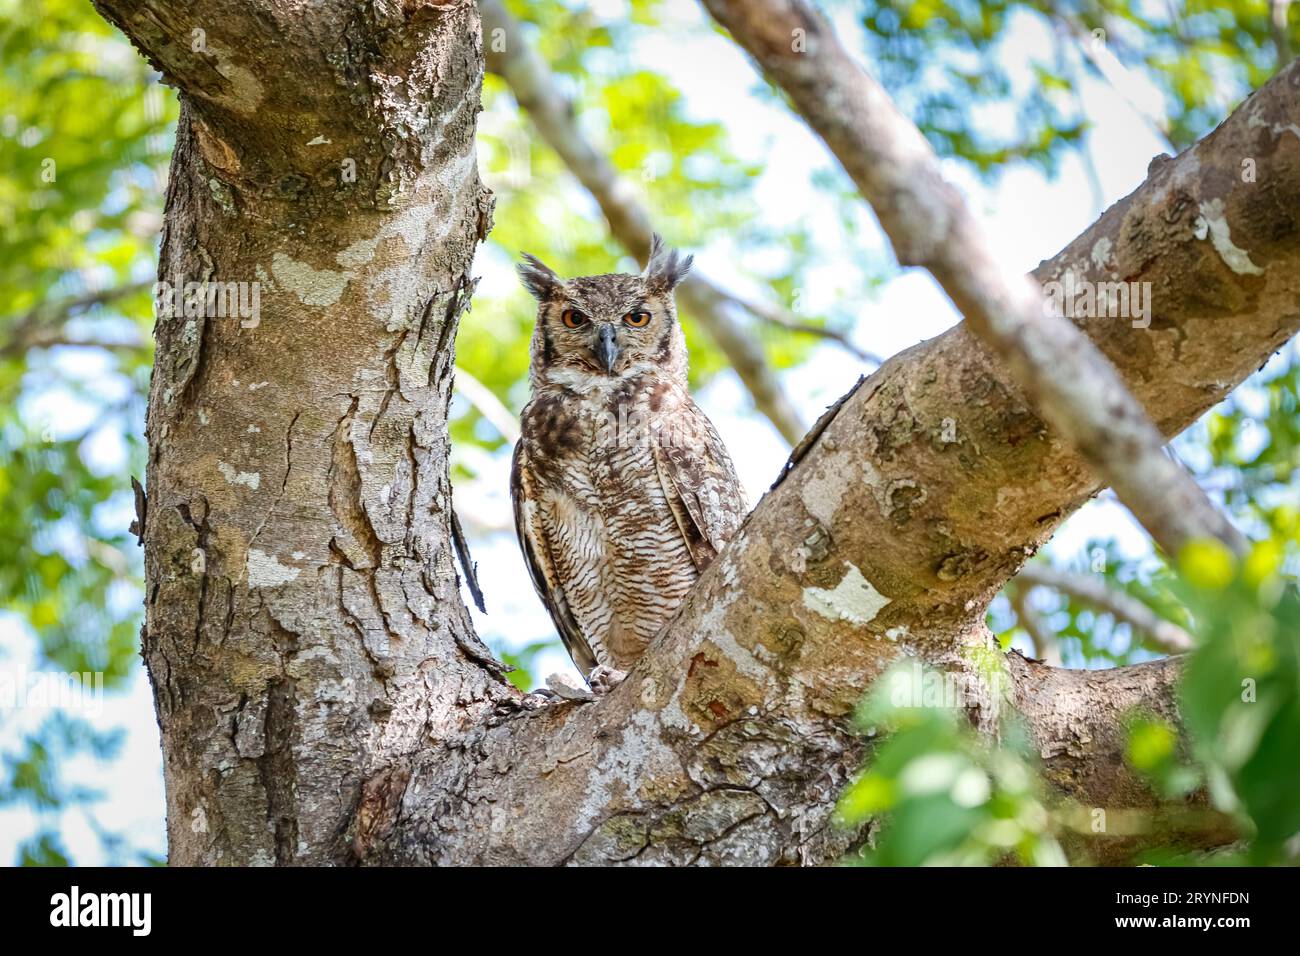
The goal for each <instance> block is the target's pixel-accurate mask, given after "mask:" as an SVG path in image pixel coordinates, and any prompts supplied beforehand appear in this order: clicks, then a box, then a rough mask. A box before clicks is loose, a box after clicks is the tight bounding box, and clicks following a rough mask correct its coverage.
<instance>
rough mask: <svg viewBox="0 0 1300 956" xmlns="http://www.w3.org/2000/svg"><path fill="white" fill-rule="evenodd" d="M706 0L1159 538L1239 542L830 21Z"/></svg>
mask: <svg viewBox="0 0 1300 956" xmlns="http://www.w3.org/2000/svg"><path fill="white" fill-rule="evenodd" d="M704 4H705V6H706V7H707V8H708V10H709V11H710V12H711V13H712V14H713V15H714V17H715V18H716V19H717V20H718V22H719V23H721V24H722V25H723V26H725V27H727V28H728V29H729V30H730V31H731V33H732V35H733V37H735V39H736V41H737V42H738V43H740V45H741V46H743V47H744V48H745V49H746V50H748V51H749V53H750V54H751V55H752V56H753V57H754V58H755V59H756V60H757V61H758V63H759V65H760V67H761V68H762V69H763V71H764V73H765V74H766V75H767V76H768V77H769V78H770V79H771V80H772V81H773V82H775V83H776V84H777V85H778V86H780V87H781V88H782V89H783V90H784V91H785V92H786V93H787V95H788V96H789V97H790V99H791V101H792V102H793V103H794V105H795V108H796V109H797V110H798V111H799V112H800V114H801V115H802V116H803V117H804V118H805V119H806V120H807V122H808V124H809V125H810V126H811V127H812V128H813V130H815V131H816V132H817V133H818V134H819V135H820V136H821V137H822V138H823V139H824V140H825V141H826V143H827V145H828V146H829V147H830V149H831V151H832V152H833V153H834V154H835V155H836V157H837V158H838V159H839V160H840V163H841V165H843V167H844V169H845V171H846V172H848V174H849V176H850V177H851V178H852V179H853V181H854V182H855V183H856V184H857V186H858V188H859V189H860V190H861V191H862V194H863V196H864V197H865V198H866V199H867V200H868V201H869V202H870V203H871V204H872V206H873V207H874V208H875V210H876V212H877V214H878V215H879V217H880V222H881V225H882V227H883V228H884V230H885V232H886V233H887V234H888V235H889V237H890V239H891V241H892V242H893V244H894V248H895V250H896V252H897V253H898V258H899V261H900V262H901V263H903V264H905V265H922V266H925V267H926V268H927V269H928V270H929V271H930V272H931V273H932V274H933V275H934V277H935V278H936V279H937V280H938V281H939V284H940V285H941V286H943V288H944V290H945V291H946V292H947V293H948V295H949V296H950V297H951V298H952V300H953V302H954V303H955V304H956V305H957V307H958V308H959V309H960V310H961V312H962V314H963V315H964V316H965V317H966V319H967V322H968V324H969V327H970V328H971V329H972V330H973V331H974V332H975V333H976V334H977V335H978V336H980V338H981V339H983V340H984V341H985V342H986V343H988V344H989V345H990V346H991V347H993V348H994V349H995V350H996V351H997V353H998V354H999V355H1000V356H1001V358H1002V359H1003V361H1005V362H1006V363H1007V365H1008V367H1009V368H1010V369H1011V371H1012V373H1013V374H1014V375H1015V377H1016V379H1017V380H1018V381H1019V382H1020V384H1021V385H1022V386H1023V387H1024V388H1025V389H1026V390H1027V391H1028V392H1029V394H1030V396H1031V398H1032V399H1033V401H1034V403H1035V404H1036V405H1037V406H1038V408H1039V410H1040V411H1041V412H1042V414H1043V416H1044V417H1045V418H1046V419H1047V420H1048V422H1049V423H1050V424H1051V425H1053V426H1054V427H1055V428H1056V429H1058V430H1059V431H1060V432H1061V433H1062V434H1063V435H1064V436H1065V437H1066V438H1067V439H1068V440H1069V441H1070V442H1071V443H1072V444H1073V445H1074V446H1075V447H1076V448H1078V449H1079V451H1080V452H1081V453H1082V454H1083V455H1084V457H1085V458H1087V460H1088V462H1089V464H1091V465H1092V466H1093V467H1094V468H1096V469H1097V471H1098V472H1099V473H1100V474H1101V475H1102V477H1104V478H1105V479H1106V481H1107V482H1108V483H1109V484H1110V485H1111V486H1112V487H1113V488H1114V489H1115V491H1116V493H1117V494H1118V495H1119V498H1120V500H1121V501H1123V502H1124V503H1125V504H1126V505H1127V506H1128V507H1129V508H1130V510H1132V511H1133V513H1134V514H1135V515H1136V517H1137V518H1138V520H1139V521H1140V522H1141V523H1142V524H1143V525H1144V526H1145V527H1146V529H1147V530H1148V531H1149V532H1150V533H1151V534H1152V536H1153V537H1154V538H1155V539H1156V541H1157V542H1159V544H1160V545H1161V546H1162V547H1163V548H1164V549H1165V550H1166V551H1168V552H1169V553H1171V554H1174V553H1177V552H1178V550H1180V549H1181V548H1182V546H1183V545H1184V544H1186V543H1187V542H1188V541H1191V540H1193V539H1197V538H1210V537H1212V538H1218V539H1220V540H1221V541H1223V542H1224V543H1225V544H1227V545H1228V546H1229V547H1231V548H1232V549H1233V550H1236V551H1241V550H1242V549H1243V548H1244V546H1245V542H1244V539H1243V538H1242V536H1241V535H1240V533H1239V532H1238V531H1237V530H1236V529H1235V528H1233V526H1232V524H1231V523H1230V522H1229V521H1228V520H1227V519H1226V518H1225V517H1224V516H1223V515H1222V514H1220V513H1219V512H1218V510H1217V509H1216V508H1215V507H1214V505H1213V504H1212V503H1211V502H1210V500H1209V498H1207V497H1206V496H1205V493H1204V492H1203V491H1202V490H1201V489H1200V487H1199V486H1197V484H1196V482H1195V480H1194V479H1193V478H1192V476H1191V475H1190V474H1189V473H1188V472H1187V471H1186V470H1184V469H1183V468H1181V467H1179V465H1178V464H1177V463H1176V462H1174V461H1173V460H1172V459H1171V458H1170V457H1169V456H1168V455H1166V454H1164V452H1163V447H1164V444H1165V440H1164V438H1163V436H1162V435H1161V434H1160V432H1159V431H1158V430H1157V429H1156V427H1155V425H1154V424H1153V423H1152V422H1151V421H1150V419H1149V418H1148V417H1147V415H1146V413H1145V411H1144V410H1143V408H1142V406H1141V405H1140V404H1139V403H1138V401H1137V400H1136V399H1135V398H1134V397H1133V396H1132V395H1131V394H1129V392H1128V389H1127V388H1126V387H1125V385H1124V382H1123V380H1122V379H1121V377H1120V375H1119V374H1118V373H1117V372H1116V370H1115V369H1114V367H1113V366H1111V365H1110V363H1109V362H1107V361H1106V359H1105V357H1104V356H1103V355H1102V353H1101V352H1100V350H1099V349H1097V347H1096V346H1095V345H1093V344H1092V343H1091V342H1090V341H1089V340H1088V338H1087V337H1086V336H1085V335H1084V334H1083V333H1082V332H1081V331H1079V329H1077V328H1076V327H1075V326H1074V325H1072V324H1071V323H1070V322H1068V321H1067V320H1066V319H1065V318H1064V316H1061V315H1056V314H1053V313H1052V312H1050V311H1049V310H1048V309H1047V308H1046V303H1045V300H1044V297H1043V295H1042V292H1041V290H1039V289H1038V288H1036V287H1035V285H1034V284H1033V283H1031V282H1029V281H1026V280H1025V279H1024V278H1023V277H1020V276H1015V275H1012V274H1009V273H1008V272H1007V271H1006V270H1005V269H1004V268H1003V266H1002V264H1001V263H1000V262H999V261H998V259H997V256H996V255H995V254H994V252H993V250H992V248H991V244H990V243H989V241H988V239H987V237H986V236H985V235H984V232H983V230H982V229H981V228H980V226H979V224H978V222H976V220H975V218H974V217H973V216H972V215H971V214H970V212H969V210H967V208H966V205H965V203H964V201H963V200H962V198H961V195H960V194H959V193H958V192H957V191H956V190H955V189H954V188H953V187H952V186H951V185H949V184H948V183H947V182H946V181H945V180H944V178H943V175H942V173H941V171H940V169H939V163H938V159H937V157H936V156H935V155H934V152H933V150H931V148H930V146H929V144H927V143H926V141H925V139H924V137H922V135H921V133H920V131H919V130H917V128H916V127H915V126H914V125H913V124H912V123H911V121H910V120H908V119H907V118H906V117H905V116H903V115H902V113H900V112H899V111H898V110H897V108H896V107H895V106H894V104H893V103H892V102H891V100H890V99H889V95H888V94H887V93H886V92H885V90H884V89H883V88H882V87H881V86H880V85H879V84H878V83H877V82H876V81H875V79H874V78H872V77H871V76H870V75H869V74H867V73H866V71H864V70H863V69H862V68H861V67H859V66H858V64H857V63H856V62H855V61H854V60H853V59H852V58H851V57H850V56H849V54H848V52H847V51H846V50H845V49H844V48H843V46H841V45H840V43H839V41H838V39H837V38H836V37H835V35H834V33H833V31H832V30H831V28H830V26H829V25H828V24H827V23H826V22H825V21H824V20H822V19H821V17H820V16H818V15H817V14H816V13H815V12H814V11H813V10H812V9H811V8H810V7H809V6H807V4H805V3H804V2H802V0H758V2H749V3H738V2H734V0H704ZM1247 258H1248V257H1247ZM1252 268H1258V267H1252Z"/></svg>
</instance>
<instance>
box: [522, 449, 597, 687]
mask: <svg viewBox="0 0 1300 956" xmlns="http://www.w3.org/2000/svg"><path fill="white" fill-rule="evenodd" d="M536 487H537V486H536V479H535V476H534V474H533V472H532V469H530V468H529V466H528V453H527V452H526V451H524V443H523V440H522V439H521V440H520V441H518V442H517V443H516V444H515V454H514V458H513V460H512V464H511V467H510V500H511V502H512V503H513V504H514V509H515V532H516V534H518V535H519V547H520V548H521V549H522V550H523V552H524V563H525V564H527V565H528V576H529V577H530V578H532V580H533V587H534V588H535V589H536V591H537V596H538V597H539V598H541V599H542V604H544V605H545V606H546V610H547V611H549V612H550V615H551V620H552V621H553V622H555V629H556V630H557V631H558V632H559V634H560V640H562V641H563V642H564V646H565V649H566V650H568V652H569V656H570V657H571V658H573V663H574V664H576V665H577V667H578V670H580V671H582V673H583V674H587V673H590V671H591V669H592V668H594V667H595V666H596V657H595V655H594V654H593V653H592V651H591V647H590V645H589V644H588V643H587V640H586V638H585V637H583V635H582V628H581V627H579V626H578V622H577V620H576V619H575V618H574V616H573V611H572V610H571V609H570V608H569V602H568V600H567V599H566V598H565V596H564V588H563V587H562V586H561V584H560V579H559V575H557V574H556V573H555V561H554V559H553V558H552V556H551V547H550V544H549V543H548V542H547V540H546V529H545V527H544V523H543V521H542V516H541V514H540V512H539V510H538V500H539V499H538V496H537V493H536Z"/></svg>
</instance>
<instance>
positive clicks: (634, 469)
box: [510, 235, 746, 692]
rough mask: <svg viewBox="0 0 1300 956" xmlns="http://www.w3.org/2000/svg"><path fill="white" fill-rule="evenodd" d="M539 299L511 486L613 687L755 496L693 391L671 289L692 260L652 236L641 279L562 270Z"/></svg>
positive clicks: (539, 563)
mask: <svg viewBox="0 0 1300 956" xmlns="http://www.w3.org/2000/svg"><path fill="white" fill-rule="evenodd" d="M523 258H524V263H523V264H522V265H520V267H519V274H520V277H521V278H522V280H523V284H524V286H525V287H526V288H527V289H528V291H529V292H531V293H532V294H533V296H534V297H536V299H537V303H538V308H537V324H536V326H535V328H534V331H533V336H532V344H531V362H530V365H529V373H528V378H529V385H530V386H531V389H532V397H531V399H530V400H529V402H528V404H527V405H526V406H525V407H524V410H523V413H522V421H521V429H520V434H521V437H520V439H519V442H518V444H517V445H516V446H515V452H514V462H513V467H512V469H511V479H510V492H511V499H512V501H513V503H514V513H515V528H516V530H517V532H518V535H519V544H520V547H521V548H522V549H523V553H524V560H525V563H526V564H527V566H528V570H529V572H530V574H531V576H532V581H533V586H534V587H535V588H536V589H537V593H538V595H539V596H540V597H541V599H542V603H543V604H544V605H546V609H547V610H548V611H549V612H550V615H551V619H552V620H553V621H554V622H555V627H556V630H558V631H559V633H560V637H561V638H562V639H563V641H564V645H565V647H566V648H567V649H568V651H569V655H570V656H571V657H572V658H573V662H574V664H576V665H577V667H578V669H579V670H580V671H581V672H582V674H583V676H584V677H586V678H587V681H588V683H589V684H590V685H591V686H592V689H593V690H596V691H598V692H599V691H602V690H605V689H608V687H610V686H612V685H613V684H614V683H616V682H617V681H618V680H621V679H622V677H623V676H624V674H625V672H626V671H627V670H628V669H629V668H630V667H631V666H632V665H633V664H634V663H635V662H636V660H637V659H638V658H639V657H640V656H641V654H642V653H643V652H644V651H645V649H646V645H648V644H649V643H650V641H651V639H652V638H653V637H654V636H655V635H656V634H657V633H658V632H659V631H660V630H661V629H662V628H663V626H664V625H665V624H666V623H667V621H668V619H669V618H670V617H672V616H673V613H674V612H675V611H676V610H677V608H678V606H679V605H680V604H681V602H682V599H683V598H684V597H685V596H686V593H687V592H688V591H689V590H690V589H691V586H692V585H693V584H694V583H695V581H696V579H697V578H698V577H699V576H700V574H701V572H703V571H704V569H705V568H706V567H708V565H709V562H711V561H712V560H713V559H714V558H715V557H716V556H717V554H718V552H719V551H721V550H722V547H723V545H725V544H726V543H727V541H728V540H729V539H730V538H731V536H732V534H733V533H734V532H735V530H736V528H737V527H739V525H740V522H741V519H742V518H743V517H744V515H745V511H746V505H745V500H744V495H743V492H742V491H741V488H740V483H739V481H738V480H737V478H736V470H735V467H734V466H733V465H732V462H731V457H730V456H729V455H728V454H727V449H726V448H725V447H724V446H723V444H722V439H721V438H719V437H718V433H717V431H716V430H715V429H714V427H713V424H712V423H711V422H710V421H709V420H708V418H706V417H705V415H704V413H703V412H702V411H700V409H699V407H698V406H697V405H696V404H695V402H694V401H693V400H692V399H691V396H690V393H689V392H688V390H687V383H686V362H687V356H686V340H685V338H684V337H683V335H682V328H681V325H680V324H679V323H678V321H677V311H676V308H675V306H674V304H673V290H674V289H675V288H676V286H677V284H678V283H679V282H681V280H682V279H683V278H684V277H685V276H686V273H687V271H688V270H689V269H690V266H691V260H692V257H690V256H687V257H685V258H683V257H682V256H681V255H680V254H679V253H677V252H676V251H675V250H671V249H667V248H665V246H664V244H663V240H662V239H660V237H659V236H658V235H656V236H655V237H654V241H653V244H652V246H651V251H650V259H649V261H648V262H647V264H646V267H645V270H644V271H643V272H642V273H641V274H640V275H599V276H583V277H581V278H576V279H561V278H560V277H559V276H557V275H556V274H555V272H553V271H552V270H551V269H550V268H549V267H547V266H546V265H544V264H543V263H542V262H540V261H539V260H537V259H535V258H534V257H532V256H530V255H527V254H525V255H524V257H523Z"/></svg>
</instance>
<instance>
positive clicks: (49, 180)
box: [0, 0, 176, 865]
mask: <svg viewBox="0 0 1300 956" xmlns="http://www.w3.org/2000/svg"><path fill="white" fill-rule="evenodd" d="M0 63H3V66H2V67H0V303H3V305H0V555H3V558H2V559H0V627H3V628H4V629H5V630H4V633H5V634H6V635H21V634H24V633H25V634H27V635H30V637H31V638H32V641H31V650H30V651H28V649H27V648H25V647H23V645H22V642H18V643H10V642H6V645H7V646H5V647H3V648H0V667H4V668H5V669H6V670H9V669H10V668H30V669H31V670H43V671H56V672H61V673H62V672H77V673H83V672H91V673H100V674H102V675H103V687H104V690H105V692H107V693H112V692H114V691H119V690H120V689H122V688H123V687H124V686H125V684H126V683H127V681H128V680H129V679H130V677H131V676H133V675H134V673H135V671H136V668H137V666H138V661H137V659H136V655H135V649H136V634H137V632H138V629H139V617H138V612H137V609H138V607H139V603H140V595H141V590H140V588H141V563H140V558H139V552H138V549H137V548H136V546H135V542H134V540H133V539H132V538H130V536H129V535H128V534H127V533H126V526H127V524H128V523H129V521H130V514H131V504H130V501H131V498H130V492H129V490H126V489H127V475H128V473H129V472H131V471H135V472H136V473H139V469H140V467H141V463H142V461H143V455H142V453H141V449H140V447H139V436H140V433H141V431H142V409H143V398H142V395H143V390H144V386H145V384H146V383H147V380H148V367H149V362H150V351H151V350H150V347H149V345H148V344H147V339H148V336H147V330H148V315H149V309H148V300H147V289H146V283H147V281H151V277H152V275H153V273H154V271H155V269H156V259H157V255H156V238H157V231H158V228H159V226H160V224H161V199H162V189H163V183H164V182H165V175H166V164H167V161H168V158H169V156H170V152H171V139H172V133H171V129H172V124H173V123H174V121H175V117H176V106H175V97H174V95H172V94H171V93H170V92H169V91H166V90H164V89H163V88H162V87H161V86H159V85H158V83H157V82H155V81H154V79H153V77H152V75H151V73H150V71H149V69H148V67H147V66H146V65H145V64H144V63H143V61H141V60H140V58H139V57H138V56H137V55H136V54H135V52H134V51H133V50H132V49H131V47H130V45H129V44H127V43H126V42H125V40H124V39H123V38H122V37H121V35H120V34H118V33H117V31H116V30H114V29H113V28H111V27H109V26H108V25H107V24H106V23H104V21H103V20H102V19H101V18H100V17H99V16H98V15H97V14H96V13H95V11H94V9H93V8H92V7H91V6H90V4H88V3H84V2H81V0H41V2H38V3H21V2H18V0H0ZM124 289H125V290H128V291H127V293H126V294H122V292H121V290H124ZM69 343H86V344H85V345H78V344H69ZM34 710H35V709H34V708H33V709H29V710H26V711H25V710H23V709H21V708H20V709H19V710H17V711H13V710H7V709H6V710H4V711H0V810H3V809H4V808H6V807H10V808H20V807H21V808H25V810H26V811H28V812H29V813H31V814H32V815H33V816H34V818H35V820H36V827H37V830H36V832H35V833H34V834H33V835H32V836H31V837H30V839H28V840H27V841H26V842H25V843H24V844H23V845H22V847H21V849H20V851H19V862H21V863H24V864H30V865H62V864H64V863H66V862H68V860H69V855H68V853H67V851H66V850H65V849H64V847H63V845H62V840H61V838H60V836H59V832H60V830H61V828H62V826H63V823H62V818H63V814H65V813H67V812H70V811H75V812H77V813H79V814H81V816H82V818H83V820H84V821H85V822H87V823H89V824H90V825H91V827H92V829H94V830H95V832H96V833H97V835H98V837H99V842H100V845H101V849H102V851H103V855H104V858H105V859H107V860H110V861H129V860H135V859H136V855H135V851H134V850H132V848H130V847H128V846H126V845H124V844H123V842H122V841H121V839H120V838H119V837H117V836H116V835H114V834H112V833H111V832H107V831H105V830H103V829H101V828H99V827H98V826H97V825H96V824H95V822H94V805H95V803H96V802H97V801H98V799H99V798H100V796H101V794H100V793H98V792H97V791H95V790H92V789H86V788H84V787H80V786H78V785H76V784H74V783H72V782H70V781H69V778H68V776H67V775H66V774H65V773H63V772H62V771H63V769H64V768H65V767H66V766H67V765H68V763H69V762H70V761H73V760H81V759H83V758H84V759H90V760H93V761H99V762H107V761H111V760H112V759H113V758H114V756H115V755H116V753H117V747H118V743H119V741H118V735H117V734H116V733H114V732H112V731H106V730H103V729H102V728H98V727H94V726H92V722H91V721H90V720H89V719H88V718H87V717H86V716H85V715H81V714H79V713H78V712H77V711H69V710H60V711H54V712H51V713H50V715H49V716H48V717H46V718H45V719H44V720H41V721H39V722H35V723H34V722H33V718H34V717H35V716H36V714H35V713H34V712H33V711H34ZM74 862H75V861H74Z"/></svg>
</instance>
